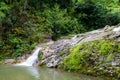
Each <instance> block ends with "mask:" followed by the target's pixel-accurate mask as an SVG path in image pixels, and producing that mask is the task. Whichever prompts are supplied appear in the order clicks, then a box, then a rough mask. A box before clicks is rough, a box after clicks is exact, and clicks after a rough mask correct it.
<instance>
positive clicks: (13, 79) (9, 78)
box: [0, 66, 104, 80]
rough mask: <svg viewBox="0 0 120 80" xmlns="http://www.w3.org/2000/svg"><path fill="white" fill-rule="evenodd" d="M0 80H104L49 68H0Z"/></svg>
mask: <svg viewBox="0 0 120 80" xmlns="http://www.w3.org/2000/svg"><path fill="white" fill-rule="evenodd" d="M0 80H104V79H101V78H97V77H91V76H87V75H81V74H76V73H69V72H65V71H61V70H56V69H49V68H40V67H23V66H21V67H20V66H0Z"/></svg>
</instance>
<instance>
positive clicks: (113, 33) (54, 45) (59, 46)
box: [39, 26, 120, 67]
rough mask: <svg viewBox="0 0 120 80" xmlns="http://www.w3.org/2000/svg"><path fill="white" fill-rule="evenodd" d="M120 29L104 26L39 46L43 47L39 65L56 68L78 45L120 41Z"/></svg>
mask: <svg viewBox="0 0 120 80" xmlns="http://www.w3.org/2000/svg"><path fill="white" fill-rule="evenodd" d="M119 28H120V27H114V26H112V27H110V26H105V27H104V28H103V29H98V30H94V31H91V32H86V33H83V34H78V35H75V36H74V37H72V38H70V39H60V40H58V41H51V42H49V43H45V44H41V45H40V46H42V47H43V46H44V47H43V50H42V59H41V60H40V61H39V64H40V65H42V64H43V65H46V66H47V67H57V66H58V65H59V64H60V62H61V61H62V60H63V59H64V57H66V56H67V55H69V53H68V51H67V50H68V49H69V48H72V47H74V46H76V45H78V44H81V43H84V42H89V41H95V40H100V39H104V38H107V39H114V40H116V41H120V29H119Z"/></svg>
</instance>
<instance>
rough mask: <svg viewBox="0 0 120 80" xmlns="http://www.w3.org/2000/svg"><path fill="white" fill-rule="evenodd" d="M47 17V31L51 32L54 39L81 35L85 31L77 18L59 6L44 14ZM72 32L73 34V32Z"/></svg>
mask: <svg viewBox="0 0 120 80" xmlns="http://www.w3.org/2000/svg"><path fill="white" fill-rule="evenodd" d="M42 15H43V16H44V17H45V24H46V26H47V29H48V30H46V31H49V32H50V33H51V34H52V36H53V38H54V39H56V38H58V37H59V36H61V35H66V34H72V33H80V32H83V31H84V28H83V26H82V25H80V24H79V23H78V21H77V19H76V18H72V17H71V16H69V15H68V14H67V10H66V9H60V8H59V6H58V5H55V7H54V8H52V9H48V10H46V11H44V12H43V13H42ZM71 31H72V32H71Z"/></svg>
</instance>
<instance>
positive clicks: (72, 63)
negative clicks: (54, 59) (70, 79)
mask: <svg viewBox="0 0 120 80" xmlns="http://www.w3.org/2000/svg"><path fill="white" fill-rule="evenodd" d="M119 45H120V43H118V42H115V41H111V40H99V41H93V42H87V43H83V44H80V45H78V46H76V47H74V48H73V49H71V50H70V55H69V56H67V57H66V58H65V59H64V61H63V65H64V66H63V67H64V69H66V70H70V71H77V72H83V73H90V74H91V73H94V72H95V69H96V67H99V68H101V67H100V66H101V65H102V63H104V64H103V65H105V64H107V62H112V61H114V58H115V57H116V55H117V54H119V47H118V46H119ZM99 63H100V64H99ZM105 67H106V66H105ZM103 73H104V72H103ZM103 73H102V74H103ZM98 74H99V73H98Z"/></svg>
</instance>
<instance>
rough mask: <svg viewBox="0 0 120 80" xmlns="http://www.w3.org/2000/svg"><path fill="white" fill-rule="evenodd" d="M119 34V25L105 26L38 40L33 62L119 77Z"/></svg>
mask: <svg viewBox="0 0 120 80" xmlns="http://www.w3.org/2000/svg"><path fill="white" fill-rule="evenodd" d="M116 30H117V31H116ZM119 36H120V31H119V26H112V27H110V26H107V27H105V28H103V29H99V30H94V31H91V32H87V33H83V34H77V35H75V36H74V37H64V38H61V39H60V40H57V41H50V42H48V43H43V44H38V45H37V47H42V50H41V52H40V54H39V56H38V57H39V61H38V64H37V65H39V66H45V67H50V68H62V69H64V70H67V71H71V72H78V73H84V74H89V75H94V76H108V77H112V78H113V79H114V77H115V78H117V79H118V78H119V77H120V74H119V72H120V67H119V65H120V63H119V60H120V46H119V45H120V43H119V41H120V38H119ZM23 56H24V55H23ZM23 56H22V57H23ZM26 58H27V57H24V58H23V59H24V60H25V59H26ZM21 59H22V58H21ZM11 61H12V60H11ZM15 61H16V60H15ZM21 61H22V60H21ZM8 63H10V62H8ZM13 63H17V61H16V62H13Z"/></svg>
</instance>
